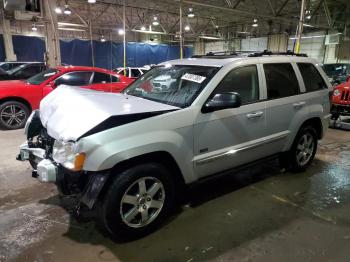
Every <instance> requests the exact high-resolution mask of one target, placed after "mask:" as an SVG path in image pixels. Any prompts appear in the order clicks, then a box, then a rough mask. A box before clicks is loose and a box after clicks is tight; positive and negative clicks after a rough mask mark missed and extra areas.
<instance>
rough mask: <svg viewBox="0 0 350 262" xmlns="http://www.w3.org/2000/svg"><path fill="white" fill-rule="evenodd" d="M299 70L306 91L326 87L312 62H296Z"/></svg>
mask: <svg viewBox="0 0 350 262" xmlns="http://www.w3.org/2000/svg"><path fill="white" fill-rule="evenodd" d="M298 67H299V71H300V73H301V76H302V77H303V80H304V85H305V89H306V92H312V91H317V90H321V89H324V88H327V86H326V84H325V82H324V81H323V79H322V77H321V75H320V73H319V72H318V71H317V69H316V68H315V66H314V65H313V64H309V63H298Z"/></svg>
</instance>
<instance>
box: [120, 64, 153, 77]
mask: <svg viewBox="0 0 350 262" xmlns="http://www.w3.org/2000/svg"><path fill="white" fill-rule="evenodd" d="M149 70H150V68H149V67H126V68H125V71H126V74H125V76H126V77H130V78H138V77H139V76H141V75H143V74H144V73H146V72H147V71H149ZM113 71H114V72H116V73H118V74H121V75H124V67H118V68H116V69H113Z"/></svg>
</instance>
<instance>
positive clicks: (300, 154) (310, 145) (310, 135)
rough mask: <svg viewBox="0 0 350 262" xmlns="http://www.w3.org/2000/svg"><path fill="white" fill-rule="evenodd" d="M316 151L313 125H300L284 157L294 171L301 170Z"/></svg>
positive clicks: (307, 164) (309, 162)
mask: <svg viewBox="0 0 350 262" xmlns="http://www.w3.org/2000/svg"><path fill="white" fill-rule="evenodd" d="M316 151H317V133H316V130H315V128H314V127H312V126H305V127H302V128H301V129H300V130H299V132H298V134H297V136H296V137H295V139H294V142H293V145H292V148H291V149H290V151H289V152H288V153H287V155H286V156H285V157H287V158H288V163H289V167H290V169H291V170H292V171H294V172H302V171H305V170H306V168H308V167H309V166H310V165H311V163H312V161H313V159H314V157H315V154H316Z"/></svg>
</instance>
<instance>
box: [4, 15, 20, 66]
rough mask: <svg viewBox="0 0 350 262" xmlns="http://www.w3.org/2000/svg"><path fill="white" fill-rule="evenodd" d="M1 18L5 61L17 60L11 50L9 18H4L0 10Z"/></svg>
mask: <svg viewBox="0 0 350 262" xmlns="http://www.w3.org/2000/svg"><path fill="white" fill-rule="evenodd" d="M1 20H2V23H1V24H2V32H3V38H4V47H5V55H6V61H17V56H16V54H15V53H14V50H13V43H12V35H11V25H10V20H7V19H5V15H4V12H3V11H2V12H1Z"/></svg>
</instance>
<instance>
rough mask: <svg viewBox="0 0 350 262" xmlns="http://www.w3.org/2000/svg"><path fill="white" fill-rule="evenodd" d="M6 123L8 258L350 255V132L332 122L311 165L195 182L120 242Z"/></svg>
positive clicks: (1, 214) (1, 257)
mask: <svg viewBox="0 0 350 262" xmlns="http://www.w3.org/2000/svg"><path fill="white" fill-rule="evenodd" d="M22 141H24V135H23V130H19V131H0V145H1V148H2V150H1V152H0V232H1V234H0V261H184V262H190V261H204V260H205V261H269V262H271V261H293V262H294V261H317V262H320V261H349V260H350V132H349V131H341V130H335V129H330V130H329V132H328V134H327V136H326V137H325V139H324V140H323V141H322V142H321V145H320V146H319V150H318V154H317V156H316V159H315V162H314V163H313V165H312V166H311V167H310V168H309V170H308V171H307V172H305V173H300V174H291V173H283V174H281V173H280V172H279V168H278V165H277V163H276V162H270V163H266V164H265V165H264V166H259V167H256V168H252V169H249V170H247V171H245V172H241V173H239V174H234V175H232V176H228V177H224V178H220V179H217V180H214V181H210V182H208V183H206V184H201V185H199V186H197V187H195V188H193V190H192V192H191V193H190V195H189V196H188V200H189V203H190V204H188V205H186V206H184V207H183V208H182V210H181V211H179V213H178V214H177V215H176V216H174V217H173V218H172V219H170V221H169V222H168V223H167V224H166V225H164V226H163V227H162V228H161V229H160V230H158V231H157V232H155V233H153V234H152V235H150V236H148V237H145V238H143V239H141V240H138V241H134V242H130V243H124V244H116V243H113V242H112V241H110V240H109V239H108V238H105V237H104V236H102V235H101V234H100V233H99V231H97V230H96V229H95V227H94V224H93V223H92V222H84V223H82V222H80V223H78V222H77V221H76V220H75V219H74V218H73V217H72V216H71V213H72V203H73V200H72V199H70V198H59V197H58V195H57V191H56V188H55V187H54V186H53V185H48V184H39V183H38V182H37V181H35V180H34V179H32V178H31V176H30V175H31V172H30V168H29V164H28V163H20V162H18V161H16V160H15V155H16V154H17V150H18V146H19V144H20V143H21V142H22Z"/></svg>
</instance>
